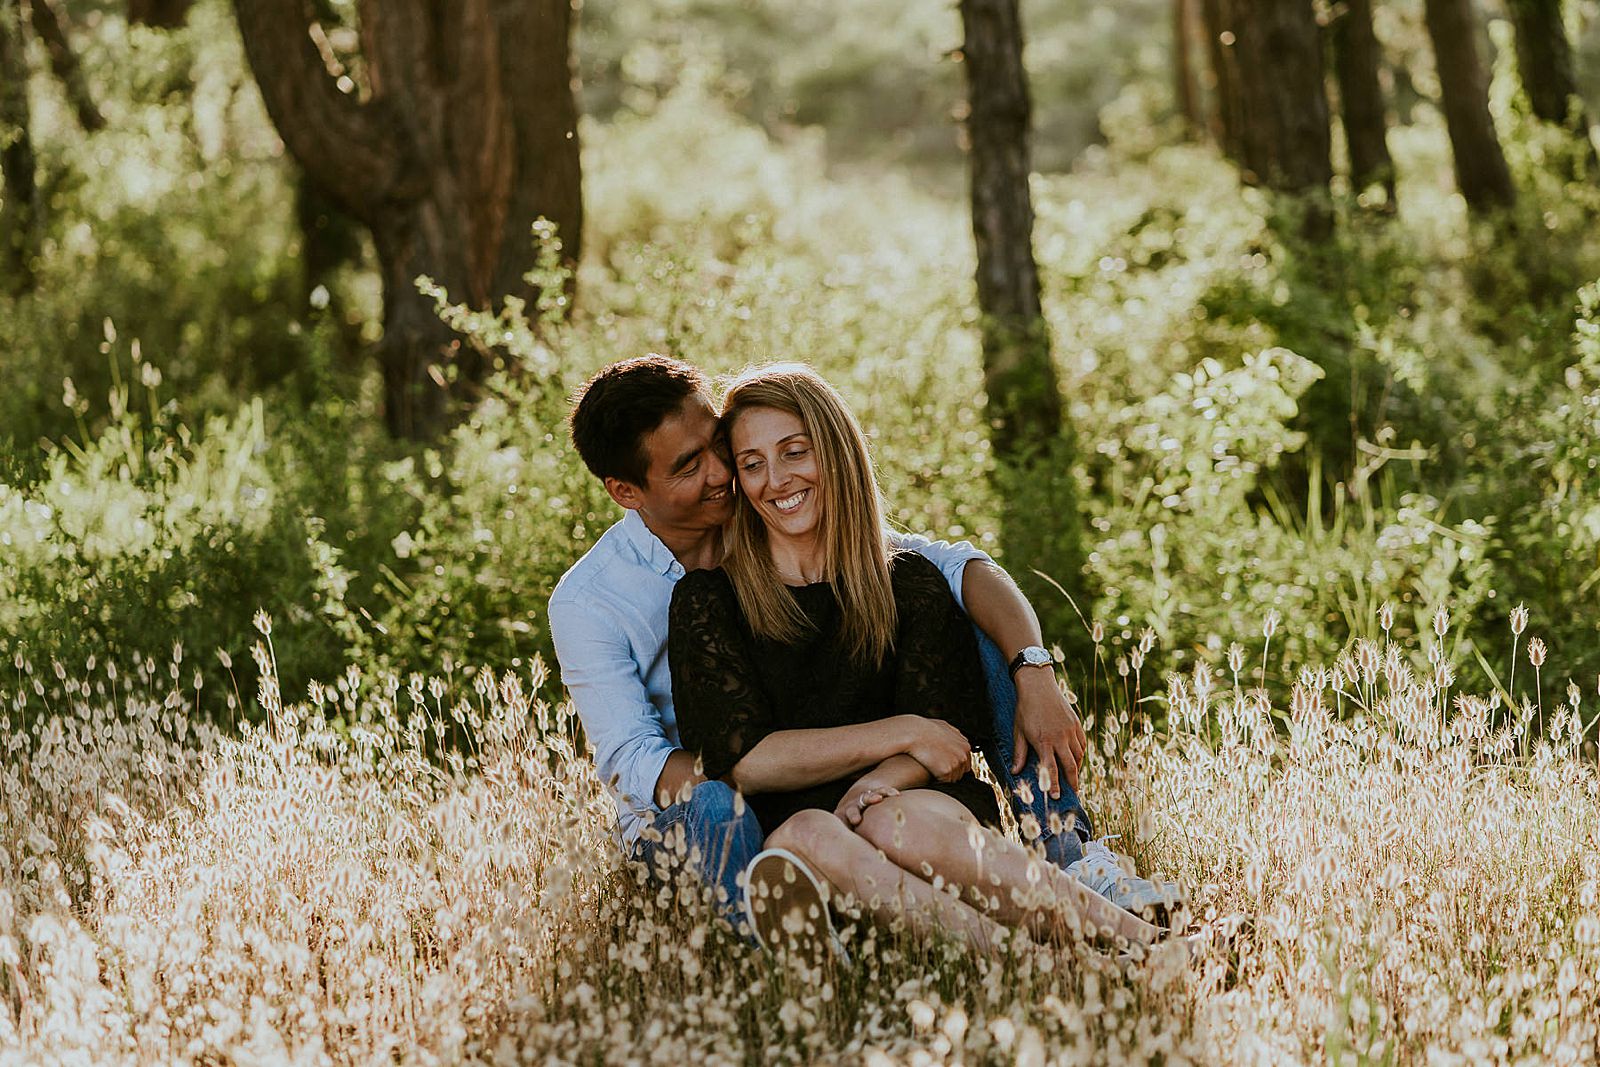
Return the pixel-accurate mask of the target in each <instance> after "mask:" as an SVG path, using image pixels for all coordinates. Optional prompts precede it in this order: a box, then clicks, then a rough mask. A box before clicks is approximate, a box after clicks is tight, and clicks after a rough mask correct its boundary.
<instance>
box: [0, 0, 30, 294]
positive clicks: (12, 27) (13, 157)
mask: <svg viewBox="0 0 1600 1067" xmlns="http://www.w3.org/2000/svg"><path fill="white" fill-rule="evenodd" d="M34 168H35V163H34V156H33V133H32V117H31V115H30V113H29V107H28V60H27V54H26V52H25V50H24V49H23V44H22V13H21V11H20V10H19V9H18V7H17V3H16V0H0V197H4V200H3V201H0V274H3V277H0V285H4V286H5V288H6V289H7V290H9V291H10V292H12V293H22V292H27V291H29V290H31V289H32V288H33V283H34V278H33V260H34V256H35V254H36V252H37V249H38V241H39V217H38V211H39V202H38V201H39V190H38V185H37V183H36V176H35V173H34Z"/></svg>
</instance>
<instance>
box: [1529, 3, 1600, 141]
mask: <svg viewBox="0 0 1600 1067" xmlns="http://www.w3.org/2000/svg"><path fill="white" fill-rule="evenodd" d="M1507 7H1509V8H1510V9H1511V21H1512V24H1513V25H1514V26H1515V27H1516V41H1517V72H1518V74H1519V75H1520V76H1521V79H1522V89H1523V92H1525V93H1527V95H1528V106H1529V107H1530V108H1531V109H1532V110H1533V114H1534V116H1535V117H1536V118H1538V119H1539V120H1540V121H1541V122H1548V123H1551V124H1552V125H1556V126H1560V127H1562V128H1563V129H1566V130H1569V131H1571V133H1572V135H1573V136H1574V137H1577V138H1580V139H1581V140H1582V142H1583V147H1584V152H1585V154H1586V155H1587V156H1588V157H1589V162H1590V166H1591V171H1592V170H1593V165H1594V164H1595V163H1596V162H1597V159H1600V157H1597V156H1596V154H1595V149H1594V142H1593V141H1592V140H1591V139H1590V137H1589V116H1588V114H1587V113H1586V111H1585V109H1584V106H1583V98H1582V97H1581V96H1579V95H1578V86H1577V82H1576V80H1575V79H1574V77H1573V73H1572V44H1571V42H1570V41H1569V40H1568V39H1567V28H1566V25H1565V24H1564V23H1563V22H1562V21H1561V0H1507Z"/></svg>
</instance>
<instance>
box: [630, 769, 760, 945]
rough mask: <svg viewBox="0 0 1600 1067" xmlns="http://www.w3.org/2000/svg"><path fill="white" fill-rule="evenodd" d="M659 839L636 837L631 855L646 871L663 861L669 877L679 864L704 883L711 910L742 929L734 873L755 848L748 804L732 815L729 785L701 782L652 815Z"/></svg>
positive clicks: (756, 825) (754, 823)
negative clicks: (713, 906) (711, 901)
mask: <svg viewBox="0 0 1600 1067" xmlns="http://www.w3.org/2000/svg"><path fill="white" fill-rule="evenodd" d="M655 829H656V832H657V833H659V834H660V835H661V840H659V841H653V840H650V839H649V838H640V839H639V840H638V841H637V842H635V843H634V846H633V852H632V858H633V859H634V860H635V861H636V862H638V863H643V864H644V865H645V866H647V867H648V868H649V869H650V870H651V872H652V873H655V872H657V871H658V870H659V869H660V867H661V865H662V864H665V865H666V867H667V870H668V874H669V876H670V875H672V874H675V873H676V871H677V869H678V868H680V866H681V865H682V864H684V863H685V862H687V863H688V865H689V867H690V868H691V869H692V870H693V871H694V873H695V874H696V875H697V876H698V877H699V878H700V880H701V881H703V882H704V883H705V884H706V885H707V886H709V887H710V888H711V889H712V891H713V893H714V895H715V901H716V908H717V914H719V915H721V916H722V917H723V918H724V919H727V920H728V921H729V922H730V923H732V924H733V927H734V929H736V930H739V931H741V932H743V930H744V909H743V906H742V904H741V898H740V889H739V875H741V874H743V873H744V869H745V867H747V866H749V864H750V861H751V860H752V859H754V858H755V854H756V853H757V852H760V851H761V841H762V835H761V824H760V823H759V822H757V821H756V815H755V812H753V811H751V810H750V806H749V805H748V804H746V805H744V806H743V810H742V811H739V812H738V813H737V814H735V807H734V791H733V787H732V786H730V785H728V784H727V783H726V782H701V783H700V784H699V785H697V786H695V787H694V792H693V793H692V794H690V796H689V799H688V800H686V801H684V802H683V803H681V804H674V805H672V806H671V807H669V808H667V809H666V810H665V811H663V812H662V813H661V814H660V815H658V816H656V821H655Z"/></svg>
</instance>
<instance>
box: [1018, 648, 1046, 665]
mask: <svg viewBox="0 0 1600 1067" xmlns="http://www.w3.org/2000/svg"><path fill="white" fill-rule="evenodd" d="M1022 662H1024V663H1028V664H1032V665H1033V666H1035V667H1042V666H1043V665H1045V664H1046V663H1049V662H1050V653H1049V652H1047V651H1045V650H1044V649H1042V648H1040V647H1039V646H1038V645H1032V646H1030V647H1028V648H1025V649H1023V650H1022Z"/></svg>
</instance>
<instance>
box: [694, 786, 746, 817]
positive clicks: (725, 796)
mask: <svg viewBox="0 0 1600 1067" xmlns="http://www.w3.org/2000/svg"><path fill="white" fill-rule="evenodd" d="M737 796H738V794H737V793H735V792H734V789H733V787H732V786H731V785H729V784H728V783H727V782H719V781H714V780H713V781H709V782H701V783H700V784H699V785H697V786H695V787H694V792H693V793H691V794H690V796H689V817H690V818H691V819H694V820H695V821H696V822H701V823H730V822H733V821H734V819H735V818H736V816H735V815H734V805H735V803H736V799H735V798H736V797H737ZM746 810H747V811H748V810H749V809H748V808H747V809H746Z"/></svg>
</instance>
